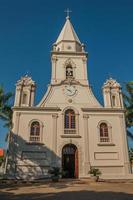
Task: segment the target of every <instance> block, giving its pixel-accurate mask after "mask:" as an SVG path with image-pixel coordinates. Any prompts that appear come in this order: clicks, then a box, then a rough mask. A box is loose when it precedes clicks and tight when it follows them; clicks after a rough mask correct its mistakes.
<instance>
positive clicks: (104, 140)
mask: <svg viewBox="0 0 133 200" xmlns="http://www.w3.org/2000/svg"><path fill="white" fill-rule="evenodd" d="M100 142H110V140H109V137H100Z"/></svg>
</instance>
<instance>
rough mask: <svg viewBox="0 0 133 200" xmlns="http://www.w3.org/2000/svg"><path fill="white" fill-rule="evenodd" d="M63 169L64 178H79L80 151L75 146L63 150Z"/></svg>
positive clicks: (69, 145)
mask: <svg viewBox="0 0 133 200" xmlns="http://www.w3.org/2000/svg"><path fill="white" fill-rule="evenodd" d="M62 169H63V172H64V173H63V177H64V178H78V149H77V147H76V146H75V145H73V144H68V145H65V146H64V147H63V149H62Z"/></svg>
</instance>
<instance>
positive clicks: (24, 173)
mask: <svg viewBox="0 0 133 200" xmlns="http://www.w3.org/2000/svg"><path fill="white" fill-rule="evenodd" d="M9 141H10V142H9V149H8V153H7V164H6V174H7V177H8V178H17V179H28V180H29V179H41V178H48V177H49V174H48V170H49V168H50V167H52V166H58V167H60V166H61V159H60V158H59V157H58V156H57V155H56V154H55V153H54V152H53V151H51V150H50V149H49V148H48V147H47V146H45V144H41V143H33V142H32V143H29V142H27V141H25V140H24V139H23V138H22V137H20V136H18V135H16V134H14V133H13V132H11V134H10V139H9Z"/></svg>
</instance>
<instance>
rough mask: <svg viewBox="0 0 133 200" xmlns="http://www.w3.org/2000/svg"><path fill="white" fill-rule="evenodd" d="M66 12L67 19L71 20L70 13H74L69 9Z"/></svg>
mask: <svg viewBox="0 0 133 200" xmlns="http://www.w3.org/2000/svg"><path fill="white" fill-rule="evenodd" d="M64 12H65V13H66V14H67V17H66V18H67V19H69V17H70V13H71V12H72V11H71V10H69V8H67V9H66V10H65V11H64Z"/></svg>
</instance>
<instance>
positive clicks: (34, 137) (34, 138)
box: [30, 136, 40, 142]
mask: <svg viewBox="0 0 133 200" xmlns="http://www.w3.org/2000/svg"><path fill="white" fill-rule="evenodd" d="M30 141H31V142H40V137H38V136H30Z"/></svg>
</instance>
